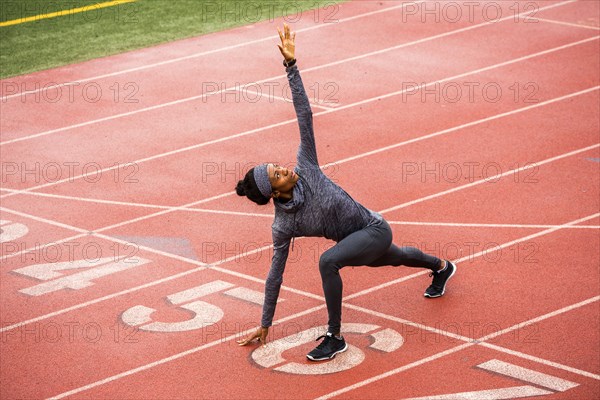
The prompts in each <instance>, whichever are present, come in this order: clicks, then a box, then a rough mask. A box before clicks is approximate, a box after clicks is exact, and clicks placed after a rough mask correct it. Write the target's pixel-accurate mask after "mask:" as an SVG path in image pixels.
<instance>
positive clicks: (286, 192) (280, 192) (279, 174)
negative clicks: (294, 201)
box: [267, 164, 299, 199]
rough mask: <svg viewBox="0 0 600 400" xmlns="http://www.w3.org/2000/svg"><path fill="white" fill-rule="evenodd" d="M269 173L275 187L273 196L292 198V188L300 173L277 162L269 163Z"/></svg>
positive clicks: (272, 185)
mask: <svg viewBox="0 0 600 400" xmlns="http://www.w3.org/2000/svg"><path fill="white" fill-rule="evenodd" d="M267 174H268V175H269V181H270V182H271V187H272V188H273V197H275V198H279V197H281V198H283V199H291V198H292V189H293V188H294V185H296V182H298V179H299V177H298V175H297V174H296V173H294V171H292V170H289V169H287V168H284V167H282V166H280V165H277V164H267Z"/></svg>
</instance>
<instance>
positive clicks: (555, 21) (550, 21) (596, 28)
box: [535, 17, 600, 31]
mask: <svg viewBox="0 0 600 400" xmlns="http://www.w3.org/2000/svg"><path fill="white" fill-rule="evenodd" d="M535 19H536V20H538V21H544V22H549V23H552V24H559V25H565V26H572V27H575V28H584V29H592V30H594V31H600V28H599V27H597V26H591V25H583V24H575V23H572V22H566V21H557V20H554V19H548V18H538V17H535Z"/></svg>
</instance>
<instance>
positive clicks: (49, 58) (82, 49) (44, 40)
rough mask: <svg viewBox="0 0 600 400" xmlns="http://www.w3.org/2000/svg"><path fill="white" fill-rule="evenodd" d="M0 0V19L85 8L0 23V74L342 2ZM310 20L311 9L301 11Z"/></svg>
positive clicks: (96, 55) (140, 46) (7, 75)
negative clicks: (107, 3) (105, 3)
mask: <svg viewBox="0 0 600 400" xmlns="http://www.w3.org/2000/svg"><path fill="white" fill-rule="evenodd" d="M103 1H107V0H96V1H85V0H70V1H63V0H58V1H50V0H17V1H14V0H13V1H8V0H0V22H4V21H11V20H14V19H20V18H24V17H31V16H37V15H41V14H47V13H51V12H56V11H62V10H69V9H74V8H78V7H85V6H88V7H89V8H90V10H89V11H86V12H82V13H77V14H71V15H64V16H60V17H56V18H49V19H39V20H35V21H32V22H26V23H21V24H18V25H11V26H0V78H7V77H11V76H16V75H22V74H26V73H30V72H34V71H39V70H43V69H48V68H52V67H57V66H60V65H65V64H71V63H75V62H80V61H85V60H89V59H92V58H98V57H103V56H106V55H111V54H116V53H121V52H124V51H128V50H132V49H137V48H143V47H148V46H151V45H155V44H159V43H165V42H169V41H173V40H177V39H183V38H187V37H191V36H197V35H203V34H206V33H211V32H216V31H220V30H224V29H228V28H232V27H236V26H242V25H248V24H252V23H255V22H259V21H264V20H269V19H272V18H276V17H280V16H282V15H291V16H293V15H296V13H297V12H298V11H305V10H310V9H314V8H319V7H324V6H327V5H333V4H336V3H340V2H342V1H343V0H307V1H298V0H296V1H294V0H285V1H281V0H268V1H262V0H261V1H258V0H248V1H244V0H235V1H234V0H137V1H135V2H132V3H124V4H120V5H117V6H112V7H107V8H94V7H93V5H95V4H98V3H101V2H103ZM302 16H303V17H305V18H314V13H310V12H306V13H303V14H302Z"/></svg>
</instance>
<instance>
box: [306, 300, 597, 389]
mask: <svg viewBox="0 0 600 400" xmlns="http://www.w3.org/2000/svg"><path fill="white" fill-rule="evenodd" d="M598 300H600V296H596V297H592V298H589V299H587V300H584V301H581V302H579V303H575V304H572V305H570V306H567V307H563V308H561V309H559V310H556V311H553V312H551V313H548V314H544V315H542V316H539V317H537V318H534V319H531V320H528V321H525V322H522V323H520V324H517V325H514V326H512V327H510V328H507V329H504V330H502V331H498V332H495V333H492V334H490V335H488V336H485V337H482V338H480V339H478V340H477V341H476V342H470V343H464V344H461V345H459V346H456V347H453V348H451V349H449V350H446V351H443V352H440V353H437V354H434V355H433V356H429V357H426V358H423V359H421V360H418V361H415V362H412V363H410V364H407V365H404V366H402V367H399V368H395V369H393V370H390V371H388V372H385V373H383V374H379V375H376V376H373V377H371V378H369V379H365V380H363V381H361V382H358V383H355V384H353V385H349V386H346V387H345V388H342V389H339V390H336V391H334V392H331V393H328V394H326V395H323V396H321V397H318V398H317V400H326V399H330V398H332V397H335V396H339V395H342V394H344V393H347V392H350V391H352V390H355V389H358V388H360V387H363V386H366V385H368V384H370V383H373V382H377V381H379V380H381V379H384V378H388V377H390V376H393V375H396V374H398V373H400V372H404V371H406V370H408V369H411V368H414V367H418V366H420V365H423V364H425V363H427V362H429V361H433V360H436V359H438V358H440V357H443V356H445V355H448V354H451V353H455V352H456V351H459V350H462V349H464V348H467V347H470V346H472V345H475V344H476V343H477V342H479V343H480V344H481V342H483V341H485V340H488V339H490V338H491V337H492V336H493V337H495V336H499V335H500V334H504V333H507V332H512V331H514V330H517V329H521V328H522V327H523V326H527V325H530V324H532V323H535V322H539V321H542V320H545V319H548V318H552V317H555V316H557V315H560V314H564V313H566V312H569V311H572V310H575V309H577V308H580V307H583V306H585V305H587V304H590V303H593V302H596V301H598ZM499 332H503V333H499ZM503 350H504V349H503ZM514 355H518V354H514ZM583 372H585V371H583Z"/></svg>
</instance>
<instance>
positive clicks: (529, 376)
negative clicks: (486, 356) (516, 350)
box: [477, 360, 579, 392]
mask: <svg viewBox="0 0 600 400" xmlns="http://www.w3.org/2000/svg"><path fill="white" fill-rule="evenodd" d="M477 367H478V368H481V369H484V370H486V371H490V372H494V373H496V374H501V375H505V376H509V377H511V378H515V379H518V380H520V381H525V382H529V383H533V384H534V385H538V386H542V387H545V388H546V389H551V390H555V391H559V392H564V391H566V390H569V389H573V388H574V387H577V386H579V384H578V383H575V382H571V381H567V380H566V379H561V378H557V377H556V376H552V375H548V374H544V373H541V372H537V371H533V370H531V369H528V368H524V367H520V366H518V365H514V364H510V363H507V362H504V361H500V360H489V361H486V362H484V363H481V364H479V365H477Z"/></svg>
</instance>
